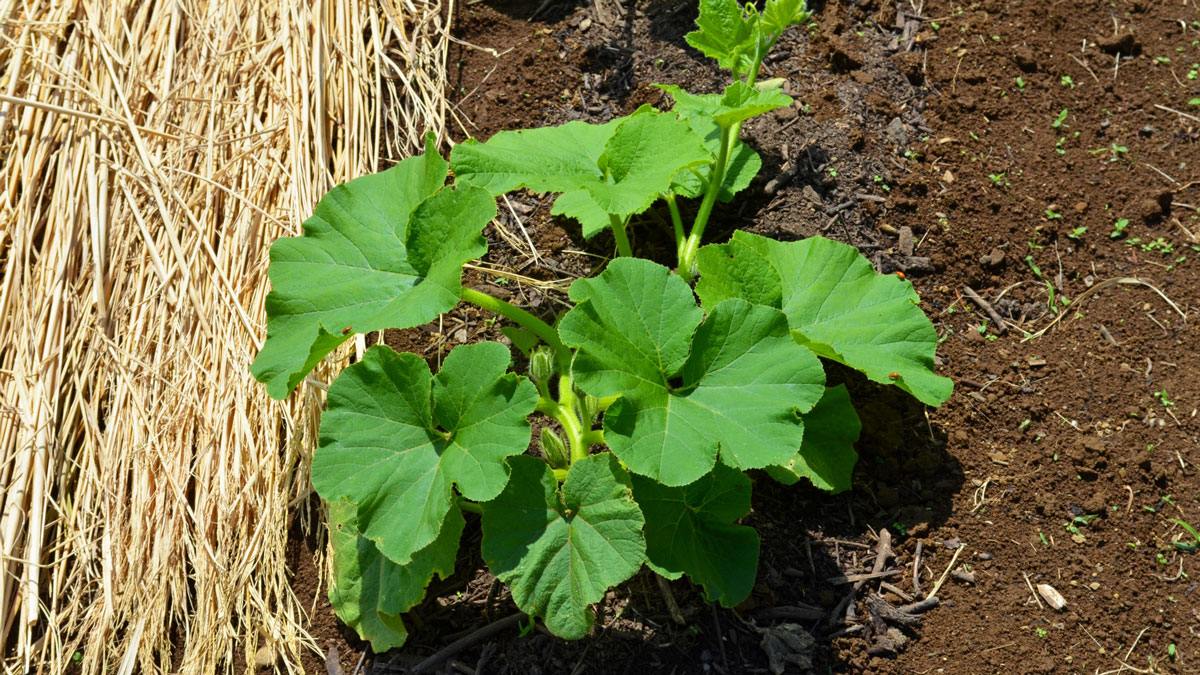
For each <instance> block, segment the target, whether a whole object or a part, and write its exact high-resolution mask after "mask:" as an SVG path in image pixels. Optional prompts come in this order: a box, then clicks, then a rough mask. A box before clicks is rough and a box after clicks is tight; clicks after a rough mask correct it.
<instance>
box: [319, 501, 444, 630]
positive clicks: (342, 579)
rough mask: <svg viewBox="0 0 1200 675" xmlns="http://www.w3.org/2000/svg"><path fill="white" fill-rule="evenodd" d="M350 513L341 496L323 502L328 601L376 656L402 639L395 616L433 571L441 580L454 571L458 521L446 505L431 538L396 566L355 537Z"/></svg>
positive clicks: (420, 594)
mask: <svg viewBox="0 0 1200 675" xmlns="http://www.w3.org/2000/svg"><path fill="white" fill-rule="evenodd" d="M355 511H356V508H355V506H354V504H351V503H350V502H348V501H345V500H339V501H336V502H331V503H330V504H329V539H330V543H331V544H332V545H333V579H332V580H331V582H330V584H329V602H330V603H331V604H332V605H333V611H334V612H335V613H336V614H337V615H338V618H340V619H341V620H342V621H345V622H346V625H348V626H350V627H351V628H353V629H354V630H355V631H356V632H357V633H358V635H359V637H361V638H362V639H364V640H369V641H370V642H371V649H372V650H374V651H375V652H376V653H378V654H382V653H383V652H385V651H387V650H389V649H393V648H395V647H400V646H401V645H403V644H404V641H405V640H406V639H408V630H407V629H406V628H405V627H404V622H403V621H402V620H401V618H400V615H401V614H403V613H404V612H407V611H408V610H410V609H412V608H413V607H415V606H416V605H417V604H418V603H419V602H421V599H422V598H424V597H425V587H426V586H428V585H429V582H430V581H431V580H432V579H433V575H434V574H437V575H438V576H439V577H441V578H443V579H445V578H447V577H449V576H450V575H451V574H453V573H454V562H455V559H456V558H457V554H458V540H459V538H460V537H461V536H462V531H463V525H464V522H463V517H462V514H461V513H459V511H458V509H455V508H452V509H450V510H449V511H448V512H446V519H445V521H444V522H443V524H442V531H441V533H440V534H439V535H438V537H437V539H435V540H434V541H433V543H431V544H429V545H428V546H426V547H425V548H423V549H421V550H420V551H417V552H416V553H414V554H413V557H412V560H411V561H410V562H409V563H408V564H407V565H397V564H396V563H394V562H392V561H391V560H389V559H388V558H387V557H386V556H384V555H383V554H382V553H380V552H379V549H378V548H377V547H376V546H375V542H373V541H371V540H370V539H367V538H366V537H363V536H360V535H359V533H358V523H357V522H356V521H355Z"/></svg>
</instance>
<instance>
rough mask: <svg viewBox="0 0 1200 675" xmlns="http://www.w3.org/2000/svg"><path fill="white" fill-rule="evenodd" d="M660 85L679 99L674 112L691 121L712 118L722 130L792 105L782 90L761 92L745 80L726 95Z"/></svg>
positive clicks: (736, 83) (737, 83)
mask: <svg viewBox="0 0 1200 675" xmlns="http://www.w3.org/2000/svg"><path fill="white" fill-rule="evenodd" d="M657 86H658V87H659V88H661V89H662V90H663V91H665V92H667V93H668V94H670V95H671V98H673V99H675V107H674V108H672V110H673V111H675V112H677V113H679V114H680V115H683V116H684V117H685V118H687V119H688V120H689V121H690V120H693V119H712V120H713V121H715V122H716V123H717V124H719V125H720V126H722V127H732V126H733V125H734V124H736V123H738V122H744V121H746V120H748V119H750V118H751V117H756V116H758V115H761V114H763V113H767V112H770V111H772V110H775V109H776V108H786V107H787V106H789V105H791V104H792V98H791V97H790V96H788V95H786V94H784V93H783V92H781V91H779V90H778V89H769V90H767V91H759V90H757V89H755V88H754V87H751V86H750V85H748V84H746V83H745V82H742V81H737V82H734V83H733V84H731V85H729V86H728V87H726V88H725V93H724V94H689V93H688V92H686V91H684V90H683V89H682V88H680V87H677V86H675V85H673V84H660V85H657Z"/></svg>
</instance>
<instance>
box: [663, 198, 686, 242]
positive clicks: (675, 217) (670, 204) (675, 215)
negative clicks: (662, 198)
mask: <svg viewBox="0 0 1200 675" xmlns="http://www.w3.org/2000/svg"><path fill="white" fill-rule="evenodd" d="M666 196H667V208H668V209H670V210H671V225H672V226H673V227H674V228H675V255H676V256H678V255H679V254H680V252H682V251H683V240H684V237H686V236H687V235H686V234H684V232H683V217H682V216H680V215H679V204H678V203H677V202H676V201H675V193H674V192H668V193H667V195H666Z"/></svg>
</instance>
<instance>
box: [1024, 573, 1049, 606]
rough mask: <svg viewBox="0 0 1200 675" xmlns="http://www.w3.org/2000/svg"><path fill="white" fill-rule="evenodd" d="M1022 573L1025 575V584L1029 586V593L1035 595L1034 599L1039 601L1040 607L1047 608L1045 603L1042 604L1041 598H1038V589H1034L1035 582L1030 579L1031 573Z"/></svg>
mask: <svg viewBox="0 0 1200 675" xmlns="http://www.w3.org/2000/svg"><path fill="white" fill-rule="evenodd" d="M1021 575H1022V576H1024V577H1025V585H1026V586H1028V587H1029V593H1030V595H1032V596H1033V601H1034V602H1036V603H1037V606H1038V609H1046V607H1045V605H1043V604H1042V601H1041V599H1040V598H1038V594H1037V591H1035V590H1033V584H1032V583H1030V581H1029V574H1027V573H1025V572H1021Z"/></svg>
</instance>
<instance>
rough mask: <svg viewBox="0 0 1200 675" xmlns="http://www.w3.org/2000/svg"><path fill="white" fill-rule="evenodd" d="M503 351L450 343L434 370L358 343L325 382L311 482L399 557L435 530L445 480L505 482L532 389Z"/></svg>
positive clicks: (466, 488) (445, 496) (532, 401)
mask: <svg viewBox="0 0 1200 675" xmlns="http://www.w3.org/2000/svg"><path fill="white" fill-rule="evenodd" d="M510 360H511V356H510V354H509V351H508V348H507V347H505V346H504V345H501V344H497V343H494V342H483V343H479V344H474V345H468V346H461V347H456V348H455V349H454V350H453V351H451V352H450V354H449V356H447V357H446V360H445V362H444V363H443V365H442V370H441V372H439V373H438V376H437V378H436V379H435V378H434V377H433V376H432V375H431V374H430V372H429V366H428V365H426V363H425V361H423V360H421V359H420V358H419V357H417V356H416V355H414V354H397V353H396V352H394V351H392V350H391V349H390V348H388V347H383V346H376V347H372V348H371V349H369V350H367V353H366V355H365V356H364V357H363V360H362V361H361V362H360V363H356V364H354V365H352V366H350V367H349V368H347V369H346V370H345V372H343V373H342V375H341V377H339V378H338V379H337V380H336V381H335V382H334V383H333V386H331V387H330V388H329V398H328V406H329V408H328V410H327V411H326V412H325V414H324V415H323V416H322V419H321V447H320V448H319V449H318V450H317V452H316V455H315V456H314V457H313V469H312V481H313V487H315V488H316V490H317V492H318V493H320V495H321V496H322V497H324V498H325V499H326V500H327V501H331V502H332V501H335V500H338V499H347V500H349V501H350V502H352V503H354V504H355V505H356V506H357V507H358V511H357V522H358V527H359V530H360V531H361V532H362V534H363V536H365V537H367V538H368V539H370V540H372V541H374V542H375V543H376V544H377V545H378V546H379V550H380V551H381V552H383V554H384V555H386V556H387V557H389V558H391V559H392V560H393V561H394V562H396V563H398V564H401V565H403V564H407V563H408V562H409V560H410V559H411V558H412V556H413V554H414V553H416V552H417V551H420V550H421V549H423V548H425V547H426V546H427V545H429V544H430V542H432V541H434V540H435V539H436V538H437V536H438V532H440V531H441V529H442V523H443V521H444V520H445V518H446V513H447V511H449V510H450V508H451V504H452V501H453V495H452V492H451V484H452V483H453V484H455V485H457V487H458V490H459V492H461V493H462V494H463V496H465V497H467V498H468V499H473V500H476V501H485V500H488V499H491V498H493V497H495V496H496V495H497V494H499V493H500V491H501V490H502V489H503V488H504V486H505V484H506V483H507V481H508V467H507V465H506V464H505V462H504V459H505V458H506V457H509V456H512V455H517V454H520V453H522V452H524V451H525V449H526V448H527V447H528V446H529V433H530V432H529V422H528V421H527V420H526V419H525V418H526V416H527V415H529V414H531V413H532V412H533V409H534V407H535V406H536V404H537V397H538V394H537V388H536V387H534V386H533V384H532V383H530V382H529V381H528V380H526V379H524V378H519V377H517V376H516V375H512V374H505V371H506V370H507V369H508V365H509V363H510Z"/></svg>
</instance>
